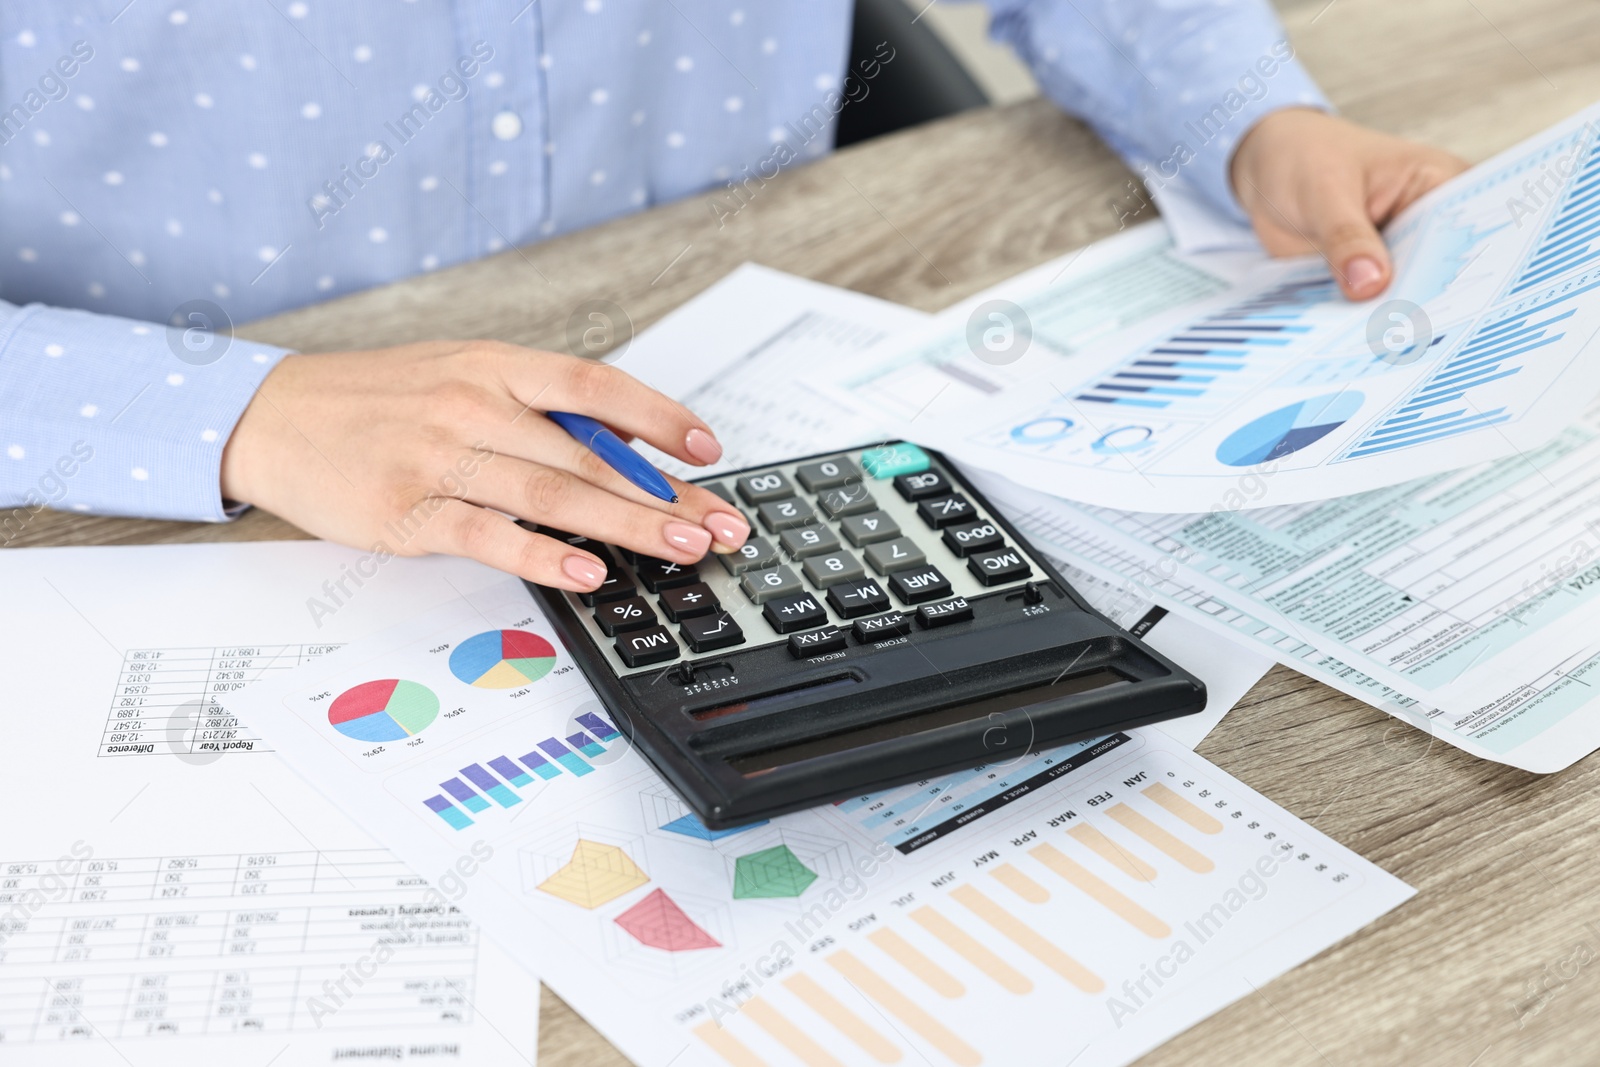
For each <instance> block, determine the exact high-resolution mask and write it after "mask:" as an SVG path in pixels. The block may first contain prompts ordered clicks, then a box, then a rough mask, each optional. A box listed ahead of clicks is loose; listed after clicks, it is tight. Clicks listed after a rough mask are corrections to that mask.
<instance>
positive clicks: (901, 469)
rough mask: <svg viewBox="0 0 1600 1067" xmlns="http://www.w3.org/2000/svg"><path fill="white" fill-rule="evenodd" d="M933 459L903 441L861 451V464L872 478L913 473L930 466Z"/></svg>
mask: <svg viewBox="0 0 1600 1067" xmlns="http://www.w3.org/2000/svg"><path fill="white" fill-rule="evenodd" d="M932 464H933V460H931V459H930V458H928V454H927V453H926V452H924V451H923V450H922V449H920V448H918V447H917V446H916V445H913V444H909V443H907V442H905V441H902V442H900V443H899V444H897V445H888V446H886V447H884V448H869V449H867V450H866V451H865V452H863V453H861V465H862V466H863V467H865V468H866V469H867V473H868V474H870V475H872V476H873V477H874V478H893V477H894V476H895V475H897V474H915V473H916V472H917V471H925V470H927V469H928V468H929V467H930V466H932Z"/></svg>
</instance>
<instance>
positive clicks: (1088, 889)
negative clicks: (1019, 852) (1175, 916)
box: [1028, 845, 1172, 938]
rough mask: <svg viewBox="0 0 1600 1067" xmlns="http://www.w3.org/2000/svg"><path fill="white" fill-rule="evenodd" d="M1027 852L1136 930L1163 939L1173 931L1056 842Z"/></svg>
mask: <svg viewBox="0 0 1600 1067" xmlns="http://www.w3.org/2000/svg"><path fill="white" fill-rule="evenodd" d="M1028 855H1030V856H1032V857H1033V858H1034V859H1036V860H1038V861H1039V862H1040V863H1042V864H1044V865H1045V866H1046V867H1049V868H1050V869H1051V870H1052V871H1054V872H1056V873H1057V874H1059V875H1060V876H1061V877H1062V878H1065V879H1066V880H1067V881H1068V882H1071V883H1072V884H1073V885H1075V886H1077V887H1078V888H1079V889H1081V890H1083V891H1084V892H1085V893H1087V894H1089V895H1090V896H1091V897H1093V898H1094V899H1095V901H1096V902H1097V903H1099V904H1101V905H1103V906H1105V907H1107V908H1109V909H1110V910H1111V911H1112V912H1114V913H1115V914H1116V916H1117V917H1118V918H1119V919H1122V920H1123V921H1124V922H1126V923H1128V924H1129V925H1130V926H1132V927H1133V928H1134V929H1135V930H1138V931H1139V932H1140V933H1142V934H1148V935H1150V936H1151V937H1155V938H1162V937H1166V936H1167V935H1168V934H1170V933H1172V927H1170V926H1168V925H1167V924H1166V923H1164V922H1162V921H1161V920H1160V919H1158V918H1156V917H1155V916H1154V915H1151V914H1150V913H1149V912H1148V911H1145V910H1144V909H1143V908H1141V907H1140V906H1139V905H1138V904H1137V903H1135V902H1134V901H1133V900H1132V899H1131V898H1129V897H1127V896H1124V895H1123V893H1122V891H1121V890H1119V889H1117V888H1115V887H1114V886H1112V885H1111V884H1110V883H1109V882H1106V881H1105V880H1103V879H1102V878H1100V877H1099V876H1098V875H1096V874H1094V873H1093V872H1092V871H1090V870H1089V869H1088V868H1087V867H1085V866H1083V864H1081V863H1079V862H1078V861H1077V860H1075V859H1073V858H1072V857H1071V856H1068V855H1067V854H1066V853H1065V852H1062V851H1061V850H1060V849H1058V848H1056V847H1055V846H1054V845H1039V846H1037V847H1035V848H1031V849H1029V850H1028Z"/></svg>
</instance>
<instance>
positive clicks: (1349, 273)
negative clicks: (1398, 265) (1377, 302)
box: [1344, 256, 1383, 293]
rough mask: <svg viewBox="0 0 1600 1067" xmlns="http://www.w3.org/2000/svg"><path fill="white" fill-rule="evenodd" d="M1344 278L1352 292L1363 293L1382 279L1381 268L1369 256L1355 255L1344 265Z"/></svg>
mask: <svg viewBox="0 0 1600 1067" xmlns="http://www.w3.org/2000/svg"><path fill="white" fill-rule="evenodd" d="M1344 280H1345V282H1346V284H1348V285H1349V286H1350V291H1351V292H1352V293H1365V292H1367V291H1368V290H1369V289H1372V288H1374V287H1375V286H1377V284H1378V283H1379V282H1381V281H1383V268H1382V267H1380V266H1379V265H1378V261H1377V260H1375V259H1373V258H1372V257H1371V256H1357V257H1356V258H1354V259H1352V260H1351V261H1350V262H1348V263H1346V264H1345V265H1344Z"/></svg>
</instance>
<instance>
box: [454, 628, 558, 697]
mask: <svg viewBox="0 0 1600 1067" xmlns="http://www.w3.org/2000/svg"><path fill="white" fill-rule="evenodd" d="M555 665H556V650H555V649H554V648H552V647H551V645H550V642H549V641H546V640H545V639H544V638H542V637H540V636H539V635H538V634H530V633H528V632H527V631H525V630H490V631H488V632H487V633H481V634H477V635H475V636H473V637H469V638H467V639H466V640H465V641H463V642H461V644H459V645H457V646H456V650H455V651H454V652H452V653H450V673H451V674H453V675H455V676H456V677H457V678H460V679H461V680H462V681H463V682H466V683H467V684H468V685H475V686H477V687H478V688H479V689H515V688H516V687H517V686H519V685H527V684H528V683H529V682H537V681H538V680H539V679H540V678H543V677H544V676H545V675H547V674H549V673H550V668H551V667H554V666H555Z"/></svg>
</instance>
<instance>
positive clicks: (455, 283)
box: [13, 0, 1600, 1067]
mask: <svg viewBox="0 0 1600 1067" xmlns="http://www.w3.org/2000/svg"><path fill="white" fill-rule="evenodd" d="M1281 10H1282V12H1283V17H1284V21H1285V23H1286V25H1287V26H1288V28H1289V30H1290V35H1291V38H1292V40H1293V41H1294V43H1295V45H1296V48H1297V49H1298V51H1299V54H1300V55H1301V57H1302V59H1303V61H1304V62H1305V63H1306V65H1307V66H1308V67H1309V68H1310V70H1311V71H1312V72H1313V73H1314V74H1315V75H1316V76H1317V77H1318V79H1319V80H1320V82H1321V84H1322V85H1323V87H1324V88H1325V89H1326V91H1327V93H1328V95H1329V96H1330V98H1331V99H1332V100H1333V101H1334V102H1335V103H1336V104H1337V106H1338V107H1339V108H1340V109H1341V111H1342V112H1343V113H1344V114H1346V115H1347V116H1348V117H1350V118H1353V119H1356V120H1358V121H1361V122H1364V123H1367V124H1369V125H1372V126H1374V127H1377V128H1379V129H1383V130H1387V131H1390V132H1393V133H1397V134H1402V135H1405V136H1410V137H1416V138H1419V139H1424V140H1428V141H1430V142H1432V143H1435V144H1438V145H1440V146H1442V147H1445V148H1448V149H1450V150H1452V151H1455V152H1457V153H1458V154H1460V155H1462V156H1463V157H1465V158H1467V159H1469V160H1473V161H1477V160H1480V159H1484V158H1486V157H1488V156H1490V155H1492V154H1494V153H1495V152H1497V151H1499V150H1501V149H1503V148H1506V147H1509V146H1510V145H1512V144H1514V143H1515V142H1516V141H1518V140H1520V139H1521V138H1523V137H1526V136H1528V135H1530V134H1532V133H1535V132H1537V131H1539V130H1540V129H1542V128H1544V127H1545V126H1548V125H1550V124H1551V123H1553V122H1555V121H1557V120H1559V119H1561V118H1564V117H1565V116H1567V115H1569V114H1571V113H1572V112H1573V111H1576V110H1577V109H1578V108H1580V107H1583V106H1584V105H1586V104H1589V103H1591V102H1593V101H1594V100H1595V99H1597V98H1600V5H1597V4H1596V3H1594V2H1593V0H1331V2H1329V0H1310V2H1303V3H1302V2H1293V3H1286V4H1283V5H1281ZM1241 73H1242V71H1241ZM1269 91H1270V90H1269ZM1128 178H1129V174H1128V172H1127V171H1126V170H1125V169H1124V168H1123V167H1122V166H1121V165H1120V164H1119V163H1118V162H1117V161H1116V160H1115V158H1114V157H1112V155H1111V154H1110V153H1109V152H1108V151H1107V150H1106V149H1105V148H1104V147H1103V146H1102V145H1101V144H1100V143H1099V142H1098V141H1097V140H1096V139H1095V138H1094V136H1093V135H1092V134H1091V133H1089V132H1088V131H1087V130H1086V129H1085V128H1084V127H1083V126H1082V125H1081V124H1079V123H1077V122H1074V121H1072V120H1070V119H1068V118H1066V117H1064V116H1062V115H1061V114H1060V113H1058V112H1057V111H1056V110H1055V109H1054V108H1053V107H1052V106H1051V105H1050V104H1048V103H1047V102H1044V101H1038V100H1036V101H1031V102H1028V103H1024V104H1020V105H1016V106H1012V107H1008V108H1004V109H998V110H986V111H978V112H969V113H967V114H964V115H961V116H958V117H956V118H953V119H950V120H947V121H944V122H941V123H937V124H934V125H930V126H925V127H922V128H919V129H916V130H911V131H907V132H904V133H902V134H899V135H895V136H893V137H889V138H884V139H881V140H878V141H875V142H869V143H867V144H864V145H860V146H857V147H855V148H853V149H851V150H848V151H845V152H841V153H839V154H837V155H835V156H832V157H830V158H827V159H824V160H822V161H820V162H817V163H814V164H811V165H809V166H805V167H802V168H798V169H796V170H794V171H792V172H789V173H786V174H783V175H781V176H780V177H779V178H778V179H777V180H776V181H774V182H772V183H770V184H768V185H767V186H765V187H764V188H762V189H761V190H760V191H759V193H758V194H757V195H755V196H754V198H753V199H752V200H751V202H750V203H749V205H748V206H746V207H745V208H744V209H743V210H742V211H740V212H739V213H738V214H737V215H735V216H733V217H731V218H726V219H724V220H723V225H720V226H719V225H718V221H717V218H716V217H715V215H714V214H713V213H712V212H711V211H710V210H709V208H708V206H707V204H706V201H705V200H704V199H703V198H691V199H689V200H685V201H682V202H680V203H676V204H672V205H668V206H665V207H660V208H657V209H654V210H652V211H649V212H647V213H645V214H642V215H639V216H636V217H633V218H629V219H624V220H620V221H617V222H614V223H611V224H608V225H605V226H601V227H599V228H597V229H594V230H590V231H586V232H584V233H579V234H574V235H571V236H568V237H563V238H560V239H556V240H552V241H549V242H547V243H544V244H540V245H537V246H534V247H530V248H526V249H521V250H512V251H508V252H505V253H502V254H500V255H498V256H495V257H493V258H491V259H486V260H482V261H480V262H477V263H473V264H469V265H466V266H462V267H459V268H456V269H453V270H448V271H442V272H439V273H436V274H433V275H429V276H427V277H422V278H416V279H413V280H410V281H407V282H404V283H401V284H397V285H393V286H388V287H385V288H382V289H376V290H372V291H369V292H365V293H360V294H356V295H353V296H350V297H346V298H344V299H340V300H337V301H333V302H330V303H327V304H322V305H319V306H316V307H311V308H306V309H303V310H300V311H295V312H291V313H288V314H285V315H280V316H277V317H275V318H272V319H268V320H265V321H262V322H257V323H254V324H251V325H250V326H249V327H248V328H245V329H243V330H241V331H240V332H241V333H242V334H243V335H245V336H248V337H250V338H253V339H257V340H262V341H268V342H272V343H276V344H281V345H288V346H292V347H295V348H299V349H301V350H304V351H329V350H336V349H341V348H354V347H372V346H377V345H385V344H394V343H399V342H403V341H409V340H417V339H423V338H450V337H461V338H468V337H489V338H499V339H501V340H506V341H515V342H519V343H522V344H528V345H534V346H539V347H548V348H561V347H563V338H564V335H565V324H566V320H567V317H568V315H569V314H570V313H571V311H572V309H573V308H574V307H575V306H576V305H577V304H578V303H579V302H580V301H583V300H586V299H590V298H595V297H602V298H605V299H608V300H611V301H614V302H615V303H617V304H618V305H620V306H621V307H623V308H624V309H625V310H626V311H627V313H628V314H629V316H630V317H631V318H632V320H633V323H634V325H635V326H636V327H637V328H640V329H642V328H644V327H646V326H648V325H649V324H650V323H651V322H653V321H654V320H655V319H657V318H659V317H660V316H661V315H662V314H664V313H665V312H667V311H669V310H670V309H672V308H674V307H676V306H677V305H678V304H680V303H682V302H683V301H685V300H687V299H688V298H690V297H692V296H694V295H695V294H696V293H698V292H700V291H701V290H702V289H704V288H706V287H707V286H708V285H710V284H711V283H712V282H714V281H716V280H717V279H718V278H720V277H722V276H723V275H724V274H726V273H727V272H728V271H730V270H732V269H733V268H734V267H735V266H737V265H738V264H739V263H741V262H744V261H746V260H754V261H756V262H759V263H764V264H766V265H768V266H771V267H775V268H778V269H780V270H785V271H790V272H793V273H795V274H800V275H804V276H806V277H810V278H815V279H817V280H819V281H824V282H829V283H832V284H834V285H842V286H848V287H850V288H853V289H857V290H860V291H862V292H865V293H871V294H873V295H876V296H880V297H884V298H886V299H889V300H895V301H899V302H902V303H905V304H909V305H912V306H914V307H918V308H922V309H924V310H929V311H934V310H937V309H939V308H941V307H944V306H945V305H947V304H949V303H951V302H953V301H956V300H958V299H960V298H962V297H964V296H967V295H969V294H971V293H972V292H974V291H976V290H978V289H981V288H983V287H985V286H988V285H991V284H993V283H995V282H998V281H1000V280H1002V279H1004V278H1006V277H1008V276H1009V275H1012V274H1015V273H1017V272H1019V271H1021V270H1024V269H1026V268H1028V267H1031V266H1034V265H1036V264H1038V263H1040V262H1042V261H1044V260H1047V259H1050V258H1052V257H1054V256H1059V255H1062V254H1064V253H1066V252H1068V251H1070V250H1072V249H1074V248H1076V247H1078V246H1080V245H1082V244H1084V243H1086V242H1088V241H1092V240H1095V239H1097V238H1101V237H1104V236H1107V235H1108V234H1110V233H1112V232H1114V231H1115V230H1116V229H1117V228H1118V225H1119V224H1118V216H1117V212H1116V210H1115V209H1114V208H1113V206H1112V205H1113V202H1114V201H1117V200H1119V199H1122V198H1125V197H1127V195H1128V187H1127V185H1126V182H1127V180H1128ZM1124 204H1126V201H1124ZM303 536H305V535H304V534H303V533H301V532H300V531H298V530H296V529H295V528H294V527H292V526H290V525H288V524H287V523H284V522H283V521H281V520H279V519H277V518H275V517H273V516H271V515H268V514H266V513H264V512H260V511H257V512H252V513H250V514H247V515H245V516H244V517H243V518H242V519H240V520H239V521H238V522H235V523H232V524H229V525H225V526H208V525H193V524H175V523H159V522H146V521H134V520H124V519H108V518H94V517H85V516H77V515H73V516H67V515H61V514H55V513H49V512H46V513H41V514H40V515H39V516H37V517H35V518H34V519H33V520H31V522H30V523H29V525H28V527H27V528H26V530H25V531H24V532H23V534H22V535H21V536H20V537H18V538H17V539H16V540H15V541H13V544H17V545H65V544H137V543H150V542H179V541H209V540H263V539H271V538H289V537H303ZM1200 752H1201V753H1202V754H1204V755H1205V756H1206V757H1207V758H1209V759H1211V760H1213V761H1215V762H1216V763H1217V764H1219V765H1220V766H1222V767H1223V768H1225V769H1226V770H1228V771H1229V772H1231V773H1233V774H1234V775H1236V776H1238V777H1239V778H1241V779H1243V780H1244V781H1245V782H1247V783H1248V784H1249V785H1251V786H1253V787H1254V788H1256V789H1258V790H1260V791H1261V792H1263V793H1265V794H1266V795H1267V796H1269V797H1271V798H1272V799H1273V800H1275V801H1276V802H1278V803H1279V804H1282V805H1283V806H1284V807H1286V808H1288V809H1289V810H1290V811H1292V812H1294V813H1295V814H1297V815H1299V816H1300V817H1302V818H1304V819H1306V820H1307V821H1308V822H1310V823H1311V824H1312V825H1314V826H1316V827H1317V828H1318V829H1319V830H1322V831H1324V832H1326V833H1328V834H1330V835H1332V836H1333V837H1335V838H1336V839H1338V840H1340V841H1342V842H1344V843H1345V844H1346V845H1348V846H1350V847H1351V848H1353V849H1355V850H1356V851H1357V852H1359V853H1361V854H1362V855H1364V856H1367V857H1369V858H1370V859H1372V860H1374V861H1375V862H1377V863H1378V864H1380V865H1381V866H1383V867H1384V868H1386V869H1387V870H1389V871H1392V872H1393V873H1394V874H1396V875H1398V876H1399V877H1400V878H1403V879H1404V880H1406V881H1407V882H1409V883H1410V884H1411V885H1413V886H1415V887H1416V889H1417V891H1418V892H1417V896H1416V897H1415V898H1414V899H1413V900H1411V901H1410V902H1409V903H1407V904H1405V905H1404V906H1402V907H1401V908H1399V909H1398V910H1396V911H1395V912H1393V913H1391V914H1390V915H1389V916H1387V917H1385V918H1384V919H1382V920H1380V921H1379V922H1377V923H1375V924H1373V925H1372V926H1371V927H1369V928H1367V929H1365V930H1363V931H1362V932H1360V933H1359V934H1357V935H1356V936H1354V937H1351V938H1349V939H1348V940H1346V941H1345V942H1343V943H1341V944H1339V945H1337V946H1335V947H1333V948H1331V949H1329V950H1328V951H1326V952H1324V953H1323V954H1322V955H1320V956H1318V957H1317V958H1316V959H1314V960H1312V961H1310V962H1309V963H1307V964H1305V965H1304V966H1301V967H1299V968H1297V969H1295V970H1294V971H1292V972H1290V973H1289V974H1287V975H1285V976H1283V977H1281V978H1279V979H1277V980H1276V981H1274V982H1272V983H1270V984H1268V985H1266V986H1263V987H1262V988H1261V989H1259V990H1258V991H1257V992H1256V993H1254V994H1252V995H1251V996H1249V997H1247V998H1245V999H1244V1000H1241V1001H1240V1002H1238V1003H1236V1004H1234V1005H1233V1006H1231V1007H1229V1008H1228V1009H1226V1010H1224V1011H1222V1012H1220V1013H1218V1014H1217V1015H1216V1016H1214V1017H1212V1018H1211V1019H1209V1020H1207V1021H1205V1022H1203V1023H1201V1024H1200V1025H1199V1026H1196V1027H1195V1028H1194V1029H1192V1030H1190V1031H1189V1032H1188V1033H1186V1034H1183V1035H1182V1036H1180V1037H1178V1038H1177V1039H1175V1040H1173V1041H1171V1042H1170V1043H1168V1044H1167V1045H1165V1046H1164V1047H1162V1048H1160V1049H1158V1050H1157V1051H1156V1052H1154V1053H1152V1054H1151V1055H1150V1056H1148V1057H1146V1058H1145V1060H1143V1061H1141V1062H1142V1063H1144V1064H1147V1065H1151V1067H1155V1065H1162V1067H1167V1065H1172V1067H1176V1065H1188V1064H1229V1065H1240V1067H1243V1065H1258V1064H1286V1063H1292V1064H1316V1063H1324V1064H1390V1063H1407V1064H1414V1065H1431V1064H1441V1065H1444V1064H1448V1065H1456V1067H1469V1065H1471V1067H1496V1065H1519V1064H1527V1065H1533V1064H1561V1065H1567V1064H1586V1063H1597V1062H1600V924H1597V921H1600V856H1597V848H1596V845H1597V827H1600V759H1589V760H1586V761H1584V762H1582V763H1579V764H1578V765H1577V766H1575V767H1573V768H1571V769H1569V770H1568V771H1566V772H1564V773H1562V774H1557V775H1551V776H1548V777H1538V776H1534V775H1529V774H1525V773H1522V772H1520V771H1515V770H1511V769H1508V768H1505V767H1501V766H1498V765H1496V764H1492V763H1485V762H1481V761H1478V760H1474V759H1471V758H1468V757H1466V756H1464V755H1462V754H1461V753H1459V752H1457V751H1456V750H1454V749H1452V748H1450V747H1448V746H1446V745H1444V744H1442V743H1440V742H1430V739H1429V738H1428V737H1427V736H1426V735H1424V734H1421V733H1419V732H1417V731H1414V730H1411V729H1410V728H1409V727H1405V726H1402V725H1399V724H1398V723H1396V722H1395V721H1394V720H1391V719H1389V718H1388V717H1387V716H1384V715H1382V714H1380V713H1378V712H1377V711H1375V710H1373V709H1371V708H1369V707H1367V706H1365V705H1363V704H1360V703H1358V702H1356V701H1354V700H1352V699H1350V698H1348V697H1345V696H1342V695H1340V694H1338V693H1336V692H1334V691H1333V690H1331V689H1329V688H1327V687H1326V686H1324V685H1321V684H1320V683H1317V682H1313V681H1310V680H1308V679H1306V678H1304V677H1302V676H1300V675H1296V674H1293V673H1291V672H1289V671H1286V670H1284V669H1282V668H1278V669H1275V670H1274V671H1273V672H1272V673H1271V674H1270V675H1269V676H1268V677H1267V678H1266V679H1265V680H1263V681H1262V683H1261V684H1260V685H1258V686H1257V687H1256V688H1255V689H1254V690H1253V691H1252V692H1251V693H1250V694H1249V696H1248V697H1246V698H1245V700H1244V701H1243V702H1242V703H1241V704H1240V705H1239V707H1238V708H1237V709H1236V710H1234V711H1233V712H1232V713H1230V714H1229V715H1228V717H1227V718H1226V719H1224V720H1223V722H1222V724H1221V725H1220V726H1219V727H1218V728H1217V729H1216V730H1215V731H1214V732H1213V733H1212V734H1211V736H1210V737H1209V738H1207V739H1206V741H1205V742H1204V743H1203V744H1202V745H1201V746H1200ZM1580 946H1587V948H1588V949H1589V951H1588V952H1585V953H1583V954H1582V958H1585V959H1589V960H1592V961H1593V962H1589V963H1588V964H1587V965H1586V966H1582V967H1575V966H1572V965H1568V964H1564V963H1563V961H1565V960H1568V959H1569V958H1570V957H1572V956H1573V954H1574V952H1575V950H1578V949H1579V947H1580ZM1041 1007H1044V1006H1041ZM1046 1010H1047V1009H1046ZM540 1040H541V1049H540V1061H541V1063H543V1064H545V1065H547V1067H578V1065H581V1067H606V1065H609V1064H622V1063H625V1062H626V1061H625V1060H624V1059H623V1058H622V1057H621V1056H620V1055H619V1054H618V1053H617V1052H616V1051H615V1050H614V1049H612V1048H611V1046H610V1045H609V1044H607V1043H606V1042H605V1041H604V1040H603V1039H602V1038H601V1037H599V1035H597V1034H596V1033H595V1032H594V1031H593V1030H592V1029H591V1028H590V1027H589V1026H588V1025H587V1024H586V1023H584V1022H583V1021H582V1020H581V1019H580V1018H579V1017H578V1016H577V1015H576V1014H574V1013H573V1012H572V1011H571V1010H570V1009H569V1008H568V1007H567V1006H566V1005H565V1004H563V1003H562V1002H561V1001H560V1000H559V999H557V998H556V997H555V996H554V995H553V994H549V993H548V991H547V992H546V995H545V998H544V1002H543V1009H542V1020H541V1031H540ZM1041 1062H1045V1061H1041Z"/></svg>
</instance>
